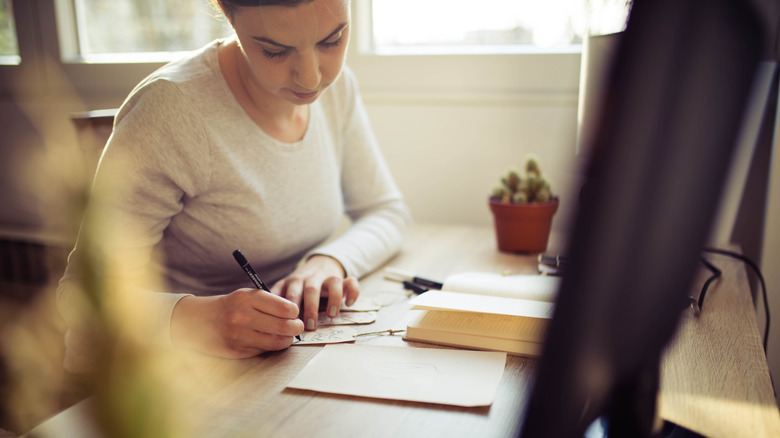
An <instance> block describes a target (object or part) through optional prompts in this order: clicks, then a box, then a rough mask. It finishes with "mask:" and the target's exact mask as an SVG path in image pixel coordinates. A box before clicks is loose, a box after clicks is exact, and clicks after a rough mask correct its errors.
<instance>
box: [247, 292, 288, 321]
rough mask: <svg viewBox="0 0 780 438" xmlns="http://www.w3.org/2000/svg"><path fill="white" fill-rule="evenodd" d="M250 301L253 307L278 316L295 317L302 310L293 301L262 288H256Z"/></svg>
mask: <svg viewBox="0 0 780 438" xmlns="http://www.w3.org/2000/svg"><path fill="white" fill-rule="evenodd" d="M250 301H251V307H252V308H253V309H255V310H257V311H259V312H260V313H264V314H267V315H270V316H273V317H277V318H283V319H295V318H297V317H298V313H299V312H300V309H299V307H298V305H297V304H295V303H293V302H292V301H290V300H288V299H286V298H283V297H280V296H276V295H273V294H269V293H268V292H265V291H262V290H255V291H254V293H253V294H252V295H251V297H250Z"/></svg>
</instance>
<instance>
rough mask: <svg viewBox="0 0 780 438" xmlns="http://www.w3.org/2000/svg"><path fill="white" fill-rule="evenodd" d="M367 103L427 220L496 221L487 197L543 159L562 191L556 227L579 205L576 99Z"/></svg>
mask: <svg viewBox="0 0 780 438" xmlns="http://www.w3.org/2000/svg"><path fill="white" fill-rule="evenodd" d="M366 104H367V109H368V112H369V115H370V117H371V120H372V124H373V127H374V131H375V133H376V135H377V138H378V140H379V142H380V144H381V145H382V148H383V150H384V153H385V157H386V159H387V161H388V164H389V166H390V167H391V169H392V171H393V174H394V175H395V177H396V180H397V183H398V185H399V186H400V188H401V190H402V191H403V193H404V195H405V196H406V200H407V202H408V204H409V206H410V208H411V210H412V214H413V216H414V218H415V219H416V220H417V221H419V222H441V223H462V224H471V225H484V226H488V225H490V224H491V221H492V217H491V216H490V213H489V210H488V206H487V197H488V194H489V192H490V190H491V189H492V187H493V186H494V185H495V184H496V183H497V182H498V177H499V175H500V174H501V173H503V172H504V171H505V170H506V169H507V167H510V166H514V167H518V168H519V167H521V166H522V163H523V160H524V158H525V156H526V155H527V154H531V153H532V154H534V155H536V156H538V157H539V159H540V161H541V163H542V169H543V171H544V172H545V173H546V174H547V175H548V176H549V177H550V179H551V180H552V182H553V184H554V185H553V188H554V190H555V191H556V192H557V193H558V194H559V196H560V197H561V201H562V203H561V207H560V210H559V212H558V214H557V215H556V217H555V220H554V227H556V228H562V227H563V226H565V223H566V220H565V217H566V216H567V215H568V213H569V212H570V210H571V207H573V205H574V198H575V196H573V194H572V184H573V182H574V178H575V174H574V173H573V172H572V165H573V159H574V141H575V132H576V122H577V120H576V117H577V115H576V110H577V108H576V99H572V100H571V101H570V102H560V103H559V102H536V103H528V102H522V101H515V102H512V103H504V102H492V103H491V102H478V103H473V102H471V103H470V102H450V103H447V102H433V103H424V102H420V103H405V102H392V101H387V100H383V99H373V98H372V97H371V94H370V93H369V94H367V95H366Z"/></svg>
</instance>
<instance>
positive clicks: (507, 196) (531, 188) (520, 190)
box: [490, 156, 557, 204]
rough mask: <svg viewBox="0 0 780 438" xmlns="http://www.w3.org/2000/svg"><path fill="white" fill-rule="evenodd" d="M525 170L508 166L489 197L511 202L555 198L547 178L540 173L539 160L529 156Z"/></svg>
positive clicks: (524, 202)
mask: <svg viewBox="0 0 780 438" xmlns="http://www.w3.org/2000/svg"><path fill="white" fill-rule="evenodd" d="M524 170H525V172H524V174H522V175H521V173H520V171H519V170H517V169H515V168H510V169H508V170H507V171H506V173H504V175H502V176H501V179H500V182H499V184H497V185H496V186H495V187H493V191H492V193H491V194H490V199H494V200H497V201H500V202H505V203H511V204H533V203H540V204H541V203H545V202H551V201H554V200H556V199H557V198H556V196H555V195H554V194H553V191H552V188H551V186H550V182H549V180H547V178H545V177H544V176H543V175H542V169H541V166H540V165H539V160H538V159H537V158H536V157H533V156H530V157H528V158H527V159H526V162H525V169H524Z"/></svg>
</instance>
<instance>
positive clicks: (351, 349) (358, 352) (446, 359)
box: [287, 345, 506, 406]
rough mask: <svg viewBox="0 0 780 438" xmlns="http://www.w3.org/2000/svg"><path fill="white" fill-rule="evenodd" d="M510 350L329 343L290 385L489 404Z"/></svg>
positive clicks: (457, 403)
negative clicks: (495, 350) (507, 352)
mask: <svg viewBox="0 0 780 438" xmlns="http://www.w3.org/2000/svg"><path fill="white" fill-rule="evenodd" d="M505 364H506V353H503V352H492V351H490V352H489V351H470V350H444V349H436V348H413V347H389V346H375V345H326V346H325V348H323V349H322V351H321V352H319V353H318V354H317V355H316V356H315V357H314V358H313V359H312V360H311V361H310V362H309V363H308V364H307V365H306V367H304V369H303V370H302V371H301V372H300V373H299V374H298V375H297V376H296V377H295V378H294V379H293V381H292V382H290V383H289V384H288V385H287V387H288V388H297V389H306V390H311V391H319V392H327V393H334V394H346V395H354V396H359V397H372V398H383V399H392V400H406V401H415V402H427V403H439V404H446V405H455V406H489V405H490V404H491V403H493V399H494V398H495V394H496V390H497V389H498V384H499V382H500V381H501V376H502V375H503V373H504V366H505Z"/></svg>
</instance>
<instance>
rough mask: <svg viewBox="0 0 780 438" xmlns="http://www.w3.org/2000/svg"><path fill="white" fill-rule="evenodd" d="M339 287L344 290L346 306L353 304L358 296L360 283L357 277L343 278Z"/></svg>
mask: <svg viewBox="0 0 780 438" xmlns="http://www.w3.org/2000/svg"><path fill="white" fill-rule="evenodd" d="M341 287H342V289H343V290H344V298H345V299H346V303H345V304H346V305H347V307H349V306H351V305H353V304H355V301H357V299H358V297H359V296H360V284H359V283H358V280H357V278H355V277H348V278H345V279H344V281H343V282H342V286H341Z"/></svg>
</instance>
